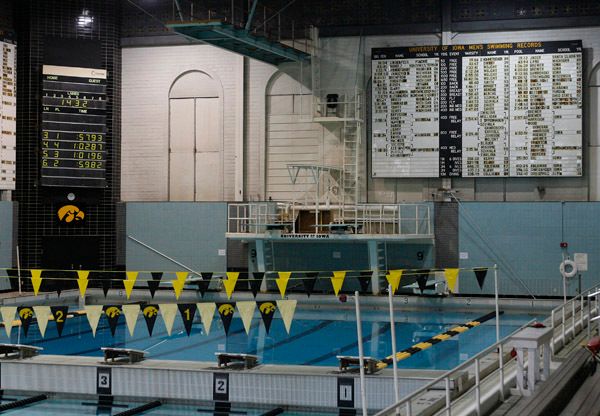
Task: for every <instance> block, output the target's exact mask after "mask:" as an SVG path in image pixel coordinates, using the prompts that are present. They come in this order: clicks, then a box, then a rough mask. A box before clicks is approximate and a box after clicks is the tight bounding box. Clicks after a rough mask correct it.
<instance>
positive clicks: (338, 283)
mask: <svg viewBox="0 0 600 416" xmlns="http://www.w3.org/2000/svg"><path fill="white" fill-rule="evenodd" d="M345 278H346V272H333V276H331V285H332V286H333V292H334V293H335V295H336V296H337V294H338V293H340V290H341V289H342V286H343V285H344V279H345Z"/></svg>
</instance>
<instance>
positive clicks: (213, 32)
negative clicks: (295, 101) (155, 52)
mask: <svg viewBox="0 0 600 416" xmlns="http://www.w3.org/2000/svg"><path fill="white" fill-rule="evenodd" d="M167 27H168V28H170V29H172V30H173V31H175V32H176V33H179V34H181V35H184V36H187V37H189V38H193V39H197V40H200V41H202V42H205V43H208V44H210V45H213V46H217V47H219V48H223V49H227V50H230V51H232V52H236V53H239V54H242V55H245V56H248V57H250V58H254V59H257V60H259V61H263V62H266V63H269V64H272V65H279V64H282V63H285V62H301V61H308V60H310V55H309V54H307V53H305V52H302V51H300V50H298V49H295V48H292V47H290V46H287V45H285V44H283V43H280V42H274V41H272V40H270V39H267V38H266V37H264V36H258V35H255V34H253V33H251V32H250V31H247V30H245V29H242V28H238V27H236V26H234V25H232V24H229V23H225V22H223V21H221V20H204V21H197V22H182V23H171V24H168V25H167Z"/></svg>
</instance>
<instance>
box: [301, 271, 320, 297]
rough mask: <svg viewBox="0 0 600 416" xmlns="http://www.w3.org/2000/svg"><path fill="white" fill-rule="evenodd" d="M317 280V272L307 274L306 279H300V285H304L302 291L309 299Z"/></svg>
mask: <svg viewBox="0 0 600 416" xmlns="http://www.w3.org/2000/svg"><path fill="white" fill-rule="evenodd" d="M318 278H319V273H318V272H307V273H306V277H305V278H304V279H302V284H303V285H304V291H305V292H306V295H307V296H308V297H310V294H311V293H312V292H313V290H315V283H317V279H318Z"/></svg>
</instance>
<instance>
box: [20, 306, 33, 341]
mask: <svg viewBox="0 0 600 416" xmlns="http://www.w3.org/2000/svg"><path fill="white" fill-rule="evenodd" d="M17 313H18V314H19V319H21V328H23V333H24V334H25V336H27V332H29V326H30V325H31V321H33V309H32V308H31V306H19V308H18V309H17Z"/></svg>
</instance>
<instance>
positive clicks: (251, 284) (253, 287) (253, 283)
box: [248, 272, 265, 299]
mask: <svg viewBox="0 0 600 416" xmlns="http://www.w3.org/2000/svg"><path fill="white" fill-rule="evenodd" d="M264 277H265V272H252V277H250V278H249V280H248V288H249V289H250V292H252V296H254V298H255V299H256V295H257V294H258V291H259V290H260V285H261V284H262V281H263V278H264Z"/></svg>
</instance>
